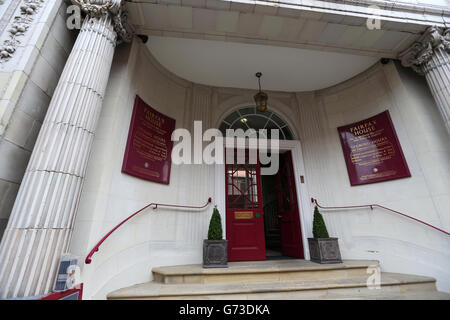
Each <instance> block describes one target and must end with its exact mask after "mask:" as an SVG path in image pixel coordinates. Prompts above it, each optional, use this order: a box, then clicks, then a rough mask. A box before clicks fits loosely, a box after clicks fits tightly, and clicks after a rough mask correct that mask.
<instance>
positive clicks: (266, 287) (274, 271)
mask: <svg viewBox="0 0 450 320" xmlns="http://www.w3.org/2000/svg"><path fill="white" fill-rule="evenodd" d="M368 268H370V269H368ZM368 270H371V271H370V272H369V273H368V272H367V271H368ZM374 271H378V272H379V271H380V266H379V263H378V261H373V260H344V261H343V263H340V264H326V265H322V264H317V263H313V262H310V261H306V260H299V259H289V260H272V261H246V262H230V263H229V267H228V268H217V269H203V268H202V267H201V265H182V266H169V267H158V268H153V270H152V272H153V276H154V281H152V282H147V283H143V284H138V285H134V286H131V287H128V288H123V289H119V290H116V291H113V292H111V293H110V294H108V297H107V298H108V299H149V300H158V299H164V300H168V299H189V300H194V299H223V300H226V299H235V300H240V299H242V300H247V299H249V300H256V299H284V300H286V299H448V300H450V294H447V293H442V292H438V291H437V290H436V280H435V279H433V278H430V277H423V276H415V275H407V274H398V273H386V272H383V273H381V284H380V288H379V289H376V288H369V287H368V286H367V279H368V277H369V276H370V275H371V274H373V272H374Z"/></svg>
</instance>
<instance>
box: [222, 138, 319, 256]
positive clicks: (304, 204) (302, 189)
mask: <svg viewBox="0 0 450 320" xmlns="http://www.w3.org/2000/svg"><path fill="white" fill-rule="evenodd" d="M270 141H271V140H269V141H268V145H271V142H270ZM278 144H279V148H280V151H291V152H292V165H293V167H294V180H295V188H296V191H297V203H298V212H299V218H300V229H301V233H302V245H303V253H304V256H305V260H310V255H309V245H308V238H312V227H313V216H312V211H311V197H310V196H309V192H308V188H307V184H306V179H304V180H305V182H304V183H301V181H300V176H303V177H305V166H304V162H303V152H302V147H301V143H300V141H299V140H278ZM249 147H250V146H249V145H246V146H245V147H244V148H246V149H248V148H249ZM250 148H251V147H250ZM223 156H224V159H222V160H223V161H222V163H223V164H216V165H215V169H214V171H215V174H214V175H215V179H214V181H215V182H214V184H215V186H214V199H215V204H216V206H217V209H219V212H220V215H221V218H222V221H223V223H222V225H223V227H224V234H226V220H225V219H226V190H225V152H223Z"/></svg>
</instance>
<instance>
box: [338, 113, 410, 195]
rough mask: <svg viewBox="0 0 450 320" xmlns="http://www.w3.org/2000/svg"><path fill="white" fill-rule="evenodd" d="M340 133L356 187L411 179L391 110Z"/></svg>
mask: <svg viewBox="0 0 450 320" xmlns="http://www.w3.org/2000/svg"><path fill="white" fill-rule="evenodd" d="M338 132H339V137H340V139H341V145H342V150H343V151H344V157H345V163H346V164H347V171H348V175H349V178H350V184H351V185H352V186H356V185H361V184H367V183H374V182H380V181H387V180H393V179H399V178H405V177H410V176H411V174H410V172H409V168H408V165H407V164H406V160H405V157H404V155H403V152H402V148H401V146H400V143H399V141H398V138H397V134H396V133H395V129H394V126H393V124H392V120H391V117H390V115H389V111H387V110H386V111H384V112H382V113H380V114H378V115H376V116H373V117H371V118H369V119H366V120H362V121H359V122H356V123H353V124H350V125H346V126H343V127H339V128H338Z"/></svg>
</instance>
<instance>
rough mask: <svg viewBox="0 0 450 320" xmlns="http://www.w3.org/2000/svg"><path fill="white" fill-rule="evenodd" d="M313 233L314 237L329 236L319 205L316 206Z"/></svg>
mask: <svg viewBox="0 0 450 320" xmlns="http://www.w3.org/2000/svg"><path fill="white" fill-rule="evenodd" d="M313 235H314V238H329V237H330V236H329V235H328V231H327V226H326V225H325V221H324V220H323V217H322V215H321V214H320V212H319V209H318V208H317V206H316V207H315V208H314V221H313Z"/></svg>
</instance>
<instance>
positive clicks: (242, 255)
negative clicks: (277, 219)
mask: <svg viewBox="0 0 450 320" xmlns="http://www.w3.org/2000/svg"><path fill="white" fill-rule="evenodd" d="M234 153H235V161H234V163H233V164H226V165H225V184H226V185H225V190H226V206H227V209H226V226H227V232H226V236H227V240H228V260H229V261H251V260H265V259H266V247H265V239H264V216H263V206H262V191H261V175H260V166H259V161H257V162H258V163H256V164H249V163H248V162H249V161H248V150H247V151H246V157H245V159H246V160H245V163H244V164H237V160H236V159H237V155H236V154H237V152H236V151H235V152H234ZM242 162H244V161H242Z"/></svg>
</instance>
